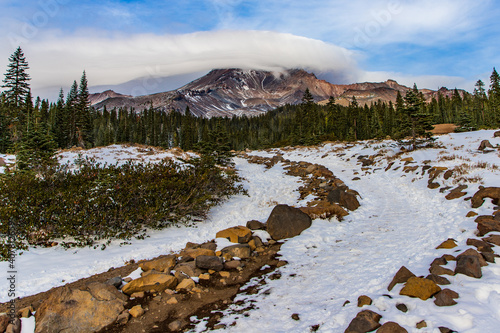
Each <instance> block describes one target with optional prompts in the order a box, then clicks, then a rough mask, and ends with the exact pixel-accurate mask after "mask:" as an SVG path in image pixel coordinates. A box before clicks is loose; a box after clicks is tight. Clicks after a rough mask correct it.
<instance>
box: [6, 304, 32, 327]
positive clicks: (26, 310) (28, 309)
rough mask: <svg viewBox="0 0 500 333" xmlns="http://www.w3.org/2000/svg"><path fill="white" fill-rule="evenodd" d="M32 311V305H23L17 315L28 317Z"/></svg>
mask: <svg viewBox="0 0 500 333" xmlns="http://www.w3.org/2000/svg"><path fill="white" fill-rule="evenodd" d="M32 311H33V307H31V306H28V307H25V308H22V309H21V310H19V311H18V312H17V315H18V317H20V318H29V317H31V316H32V315H33V314H32ZM0 332H1V331H0Z"/></svg>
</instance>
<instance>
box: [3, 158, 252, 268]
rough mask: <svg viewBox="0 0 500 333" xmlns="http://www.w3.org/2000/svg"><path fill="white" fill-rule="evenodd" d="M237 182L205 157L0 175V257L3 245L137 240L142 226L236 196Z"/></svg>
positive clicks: (160, 224)
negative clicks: (180, 161) (58, 241)
mask: <svg viewBox="0 0 500 333" xmlns="http://www.w3.org/2000/svg"><path fill="white" fill-rule="evenodd" d="M239 180H240V178H239V177H238V175H237V174H236V173H235V172H234V171H233V172H231V170H230V169H225V170H224V169H222V168H220V167H218V166H216V165H215V164H214V162H213V160H212V159H206V158H201V159H200V158H195V159H191V160H189V161H184V164H178V163H175V162H172V161H171V160H163V161H161V162H160V163H157V164H134V163H131V162H129V163H126V164H123V165H121V166H118V165H101V164H99V163H96V162H95V160H93V159H85V160H83V159H82V160H80V161H79V165H78V168H77V170H76V171H72V170H70V168H69V167H68V166H67V165H63V166H60V165H58V166H45V167H44V168H42V169H41V170H39V171H38V172H37V173H35V172H15V173H9V174H4V175H0V221H1V225H0V237H1V238H0V251H1V255H2V257H3V259H5V258H6V256H7V255H8V246H9V245H10V246H11V248H13V249H28V247H29V245H43V244H47V243H50V242H52V241H54V240H62V244H61V245H63V246H66V247H71V246H92V245H94V244H95V243H96V242H97V241H99V240H107V243H108V244H109V242H110V241H111V240H112V239H123V240H129V239H131V238H132V237H137V238H143V237H145V236H146V232H147V230H148V229H161V228H164V227H167V226H169V225H172V224H176V223H184V222H186V221H188V220H189V219H190V218H192V217H198V218H203V217H205V215H206V213H207V212H208V210H209V209H210V208H211V207H212V206H214V205H217V204H218V203H220V202H221V201H223V200H224V199H225V198H227V197H229V196H231V195H234V194H237V193H244V190H243V187H242V185H241V184H238V181H239ZM9 236H11V238H10V240H9V239H8V238H9Z"/></svg>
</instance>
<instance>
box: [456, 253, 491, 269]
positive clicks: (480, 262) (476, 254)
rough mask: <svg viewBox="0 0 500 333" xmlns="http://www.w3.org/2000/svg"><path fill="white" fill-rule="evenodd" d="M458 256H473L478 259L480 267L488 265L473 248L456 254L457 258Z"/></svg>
mask: <svg viewBox="0 0 500 333" xmlns="http://www.w3.org/2000/svg"><path fill="white" fill-rule="evenodd" d="M460 256H474V257H476V258H477V259H478V260H479V264H480V265H481V267H484V266H488V263H487V262H486V261H485V260H484V258H483V256H482V255H481V254H480V253H479V252H477V251H476V250H474V249H467V250H465V251H464V252H462V253H461V254H459V255H458V256H457V260H458V258H459V257H460Z"/></svg>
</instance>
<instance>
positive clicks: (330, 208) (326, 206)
mask: <svg viewBox="0 0 500 333" xmlns="http://www.w3.org/2000/svg"><path fill="white" fill-rule="evenodd" d="M299 209H300V210H301V211H302V212H304V213H306V214H307V215H309V217H310V218H311V219H313V220H314V219H329V218H330V217H332V216H336V217H337V218H338V219H339V220H342V218H343V217H344V216H347V215H349V213H348V212H347V211H346V210H345V209H344V208H342V207H340V205H338V204H336V203H333V202H328V201H320V202H319V203H318V204H317V205H316V206H314V207H300V208H299Z"/></svg>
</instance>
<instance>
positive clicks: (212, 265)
mask: <svg viewBox="0 0 500 333" xmlns="http://www.w3.org/2000/svg"><path fill="white" fill-rule="evenodd" d="M247 246H248V245H247ZM249 249H250V248H249ZM195 263H196V267H198V268H201V269H207V270H208V269H211V270H214V271H217V272H218V271H221V270H222V269H224V264H223V263H222V260H221V258H219V257H214V256H199V257H197V258H196V260H195Z"/></svg>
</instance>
